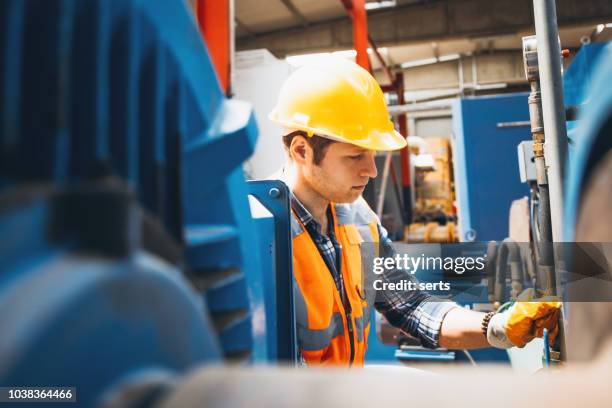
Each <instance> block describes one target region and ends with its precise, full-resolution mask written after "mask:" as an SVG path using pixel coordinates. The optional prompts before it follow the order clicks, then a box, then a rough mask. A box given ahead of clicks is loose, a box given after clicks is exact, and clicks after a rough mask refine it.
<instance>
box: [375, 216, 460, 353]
mask: <svg viewBox="0 0 612 408" xmlns="http://www.w3.org/2000/svg"><path fill="white" fill-rule="evenodd" d="M378 232H379V236H380V256H383V257H393V256H395V250H394V249H393V245H392V242H391V240H390V239H389V237H388V236H387V231H386V230H385V228H384V227H383V226H382V225H380V223H379V224H378ZM381 278H382V280H383V282H400V281H401V280H403V279H408V280H412V281H414V280H415V279H414V278H413V277H412V275H410V274H409V273H407V272H406V271H403V270H400V269H395V270H391V271H385V272H383V274H382V275H381ZM374 307H375V308H376V310H378V311H379V312H380V313H382V314H383V315H384V316H385V317H386V318H387V320H388V321H389V323H391V324H392V325H393V326H395V327H398V328H400V329H401V330H403V331H405V332H407V333H409V334H410V335H412V336H414V337H416V338H418V339H420V340H421V343H422V344H423V346H424V347H427V348H437V347H439V340H440V330H441V327H442V320H443V319H444V316H446V314H447V313H448V312H449V311H450V310H451V309H453V308H455V307H459V306H458V305H457V304H456V303H454V302H450V301H444V300H442V299H439V298H436V297H435V296H432V295H429V294H428V293H427V292H423V291H418V290H411V291H400V290H397V291H396V290H393V291H392V290H384V291H378V292H377V294H376V301H375V303H374Z"/></svg>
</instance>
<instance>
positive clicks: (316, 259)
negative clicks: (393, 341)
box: [291, 198, 379, 366]
mask: <svg viewBox="0 0 612 408" xmlns="http://www.w3.org/2000/svg"><path fill="white" fill-rule="evenodd" d="M331 209H332V215H333V219H334V228H335V229H334V231H335V234H336V238H337V240H338V242H339V243H340V245H342V260H341V262H342V263H341V273H342V277H343V279H344V288H345V291H346V294H347V298H348V302H349V304H350V309H351V310H345V308H344V306H343V304H342V300H341V296H340V293H339V292H338V289H337V288H336V285H335V283H334V279H333V277H332V274H331V272H330V271H329V269H328V268H327V265H326V264H325V261H324V260H323V258H322V257H321V254H320V253H319V250H318V249H317V246H316V244H315V243H314V242H313V240H312V238H311V237H310V235H309V234H308V232H307V231H306V230H305V228H304V226H303V225H302V224H301V222H300V221H299V220H298V218H297V216H296V215H295V214H293V212H292V217H291V218H292V220H291V230H292V231H291V232H292V238H293V276H294V279H295V281H294V288H295V290H294V304H295V311H296V326H297V338H298V346H299V350H300V353H301V355H302V358H303V359H304V360H305V362H306V364H312V365H316V364H329V365H344V366H349V365H352V364H355V365H359V366H362V365H363V361H364V357H365V352H366V349H367V338H368V333H369V331H370V315H371V313H372V306H373V304H374V289H373V287H372V286H371V284H370V285H368V284H366V280H367V279H366V274H364V272H363V268H362V265H370V267H371V265H372V257H374V256H376V255H377V253H378V242H379V236H378V217H376V214H374V212H373V211H372V210H371V209H370V207H369V206H368V204H367V203H366V202H365V200H364V199H363V198H359V200H357V201H356V202H355V203H352V204H333V203H332V204H331ZM351 356H352V359H351Z"/></svg>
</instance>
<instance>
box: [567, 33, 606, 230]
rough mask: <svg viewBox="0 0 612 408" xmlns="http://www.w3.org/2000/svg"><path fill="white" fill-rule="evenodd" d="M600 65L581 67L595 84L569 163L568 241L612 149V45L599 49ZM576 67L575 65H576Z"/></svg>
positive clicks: (588, 95)
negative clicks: (586, 192) (590, 182)
mask: <svg viewBox="0 0 612 408" xmlns="http://www.w3.org/2000/svg"><path fill="white" fill-rule="evenodd" d="M597 50H598V54H599V57H598V59H597V61H598V62H597V64H594V65H591V66H586V67H582V68H580V71H581V72H583V73H584V72H588V73H589V74H587V76H588V77H590V78H592V79H591V80H589V82H590V83H591V85H590V86H589V87H588V88H586V89H585V91H584V98H585V99H588V103H587V104H586V105H584V106H583V108H582V109H581V111H580V116H579V120H578V121H577V124H576V126H575V128H574V131H573V135H574V137H573V144H574V145H575V147H574V149H572V151H571V152H570V153H571V155H570V158H571V160H568V165H567V178H566V188H565V191H566V197H565V213H564V214H565V224H564V235H563V236H564V240H565V241H574V232H575V227H576V223H577V221H578V212H579V209H580V197H581V195H582V191H583V188H584V187H585V183H586V180H587V179H588V176H589V175H590V172H591V171H592V170H593V168H594V167H595V166H596V165H597V164H598V163H599V160H601V159H602V158H603V157H604V155H605V154H607V153H608V152H609V151H610V149H612V137H610V134H611V132H612V87H611V86H610V83H611V82H612V43H606V44H605V45H604V46H602V47H600V48H598V49H597ZM572 65H573V63H572Z"/></svg>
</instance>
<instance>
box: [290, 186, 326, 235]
mask: <svg viewBox="0 0 612 408" xmlns="http://www.w3.org/2000/svg"><path fill="white" fill-rule="evenodd" d="M289 197H290V202H291V209H292V210H293V212H294V213H295V215H296V216H297V217H298V219H299V220H300V222H301V223H302V224H303V225H304V227H305V228H307V229H310V228H312V229H314V231H315V232H316V233H317V234H319V235H328V234H333V231H334V227H333V225H334V217H333V216H332V212H331V208H330V205H331V204H330V205H328V206H327V211H326V214H327V226H328V231H329V232H328V234H323V232H322V229H321V224H319V223H318V222H317V220H315V219H314V217H313V216H312V214H310V211H308V210H307V209H306V207H305V206H304V204H302V203H301V202H300V200H299V199H298V198H297V197H296V195H295V194H293V192H291V193H290V194H289Z"/></svg>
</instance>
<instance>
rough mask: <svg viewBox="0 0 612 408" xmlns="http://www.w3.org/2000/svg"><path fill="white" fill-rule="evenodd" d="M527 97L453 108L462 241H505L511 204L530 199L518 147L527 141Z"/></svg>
mask: <svg viewBox="0 0 612 408" xmlns="http://www.w3.org/2000/svg"><path fill="white" fill-rule="evenodd" d="M527 96H528V95H527V94H524V93H520V94H508V95H497V96H481V97H465V98H460V99H456V100H455V101H454V103H453V109H452V112H453V139H452V142H453V165H454V172H455V191H456V194H457V202H458V214H457V215H458V221H459V239H460V241H468V242H469V241H489V240H499V241H501V240H503V239H505V238H506V237H507V236H508V213H509V210H510V205H511V203H512V201H513V200H516V199H519V198H522V197H524V196H527V195H529V189H528V188H527V186H526V185H525V184H522V183H521V181H520V178H519V169H518V164H517V160H516V146H517V145H518V144H519V143H520V142H521V141H523V140H531V133H530V130H529V109H528V105H527Z"/></svg>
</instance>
